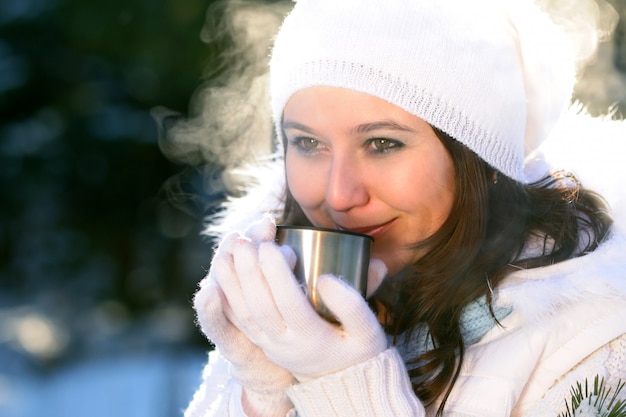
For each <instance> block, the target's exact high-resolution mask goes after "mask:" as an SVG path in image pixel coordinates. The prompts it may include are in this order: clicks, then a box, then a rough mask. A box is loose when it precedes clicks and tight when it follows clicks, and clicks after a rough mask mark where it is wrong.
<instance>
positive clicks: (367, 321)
mask: <svg viewBox="0 0 626 417" xmlns="http://www.w3.org/2000/svg"><path fill="white" fill-rule="evenodd" d="M265 222H267V223H266V224H265V225H263V224H261V225H258V226H257V227H267V228H268V230H271V228H273V227H274V225H273V224H271V222H270V221H269V220H265ZM268 223H269V224H268ZM273 233H274V232H269V233H266V235H267V236H268V239H267V240H265V241H262V242H260V243H258V242H253V241H251V240H250V239H248V238H246V237H241V238H240V239H239V240H238V241H237V242H235V243H234V244H233V245H232V246H231V248H232V249H231V251H232V252H231V257H230V259H229V261H228V263H227V268H225V269H227V270H228V271H229V273H227V274H221V275H220V276H219V278H218V280H219V285H220V286H221V288H222V290H223V292H224V295H225V297H226V298H227V300H228V305H229V306H231V308H230V310H229V311H226V315H227V317H228V319H229V320H230V321H231V322H232V323H233V324H234V325H235V326H237V327H238V328H239V329H240V330H241V331H242V332H243V333H244V334H245V335H246V336H247V337H248V338H250V340H251V341H252V342H253V343H255V344H256V345H258V346H259V347H260V348H261V349H263V351H264V352H265V355H266V356H267V357H268V358H269V359H270V360H271V361H273V362H274V363H276V364H278V365H279V366H282V367H284V368H286V369H287V370H289V371H291V372H292V373H293V375H294V376H295V377H296V378H297V379H298V380H300V381H304V380H309V379H312V378H316V377H319V376H322V375H326V374H329V373H333V372H336V371H339V370H342V369H345V368H348V367H350V366H353V365H356V364H358V363H361V362H365V361H367V360H369V359H371V358H373V357H374V356H376V355H378V354H379V353H380V352H382V351H383V350H385V349H386V348H387V341H386V338H385V334H384V332H383V330H382V328H381V326H380V324H379V323H378V321H377V320H376V317H375V316H374V313H373V312H372V311H371V310H370V308H369V306H368V304H367V302H366V301H365V300H364V299H363V297H362V296H361V295H360V294H359V293H358V292H357V291H356V290H354V289H353V288H351V287H350V286H349V285H348V284H346V283H344V282H343V281H341V280H340V279H338V278H336V277H334V276H330V275H326V276H322V277H320V278H319V280H318V292H319V294H320V296H321V298H322V299H323V301H324V304H325V305H326V306H327V307H328V308H329V310H330V311H331V312H332V313H333V315H334V316H335V317H336V318H337V319H338V320H339V322H340V323H341V324H340V325H334V324H331V323H329V322H328V321H326V320H324V319H323V318H321V317H320V316H319V315H318V314H317V313H316V312H315V310H314V309H313V307H312V305H311V304H310V302H309V300H308V299H307V296H306V295H305V294H304V292H303V291H302V288H301V287H300V284H299V283H298V282H297V281H296V278H295V277H294V275H293V272H292V267H293V263H294V262H293V261H294V259H295V255H294V254H293V251H291V249H289V248H287V247H282V248H279V247H278V246H277V245H276V244H275V243H274V242H273ZM370 271H371V272H370V273H384V268H382V269H381V268H370ZM374 278H378V277H374ZM375 281H380V279H375Z"/></svg>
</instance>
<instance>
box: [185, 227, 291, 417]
mask: <svg viewBox="0 0 626 417" xmlns="http://www.w3.org/2000/svg"><path fill="white" fill-rule="evenodd" d="M238 239H239V235H238V234H231V235H229V236H227V237H226V238H225V239H224V241H223V242H222V243H221V244H220V246H219V248H218V250H217V252H216V254H215V257H214V258H213V266H212V267H211V270H210V272H209V275H208V276H207V277H206V278H205V279H204V280H202V282H201V283H200V290H199V291H198V292H197V293H196V295H195V297H194V308H195V310H196V312H197V317H198V323H199V324H200V327H201V328H202V331H203V333H204V334H205V335H206V336H207V337H208V338H209V340H211V342H212V343H213V344H215V346H216V347H217V350H218V351H219V352H220V354H221V355H222V356H224V357H225V358H226V359H227V360H228V361H229V362H230V363H231V373H232V376H233V378H234V380H235V381H236V382H237V383H238V384H240V385H241V386H242V388H243V395H242V406H243V409H244V410H245V412H246V413H247V414H248V416H249V417H257V416H258V417H266V416H267V417H269V416H272V417H273V416H284V415H285V414H286V413H287V411H288V410H290V409H291V408H292V407H293V406H292V404H291V402H290V401H289V398H288V397H287V396H286V394H285V390H286V389H287V388H288V387H289V386H290V385H291V384H292V383H294V382H295V381H294V378H293V376H292V375H291V373H289V372H288V371H286V370H285V369H283V368H281V367H280V366H278V365H275V364H274V363H272V362H270V361H269V360H268V358H267V357H266V356H265V354H264V353H263V351H262V350H261V349H260V348H259V347H258V346H256V345H254V344H253V343H252V342H251V341H250V339H248V338H247V337H246V336H245V335H244V334H243V333H242V332H241V331H239V329H237V327H235V326H234V325H233V324H232V323H231V322H230V321H229V320H228V318H227V317H226V315H225V311H226V310H227V309H228V310H229V309H230V307H229V306H228V305H227V301H226V298H225V297H224V294H223V292H222V289H221V288H220V286H219V284H218V282H217V281H218V279H217V278H219V277H217V276H216V275H219V271H218V268H215V264H216V263H220V262H221V261H220V259H221V258H223V257H225V256H227V257H230V249H229V248H230V247H232V243H233V242H234V241H236V240H238Z"/></svg>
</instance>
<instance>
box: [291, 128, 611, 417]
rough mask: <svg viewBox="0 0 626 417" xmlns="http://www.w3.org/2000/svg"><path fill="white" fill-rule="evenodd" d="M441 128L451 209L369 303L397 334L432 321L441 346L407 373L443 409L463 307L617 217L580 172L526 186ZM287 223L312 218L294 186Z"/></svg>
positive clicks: (590, 245) (571, 250)
mask: <svg viewBox="0 0 626 417" xmlns="http://www.w3.org/2000/svg"><path fill="white" fill-rule="evenodd" d="M435 132H436V134H437V136H438V137H439V139H440V140H441V141H442V142H443V144H444V145H445V147H446V149H447V150H448V152H449V153H450V155H451V156H452V160H453V163H454V169H455V182H456V185H455V187H456V191H455V200H454V203H453V207H452V210H451V212H450V215H449V217H448V219H447V220H446V222H445V223H444V224H443V225H442V227H441V228H440V229H439V230H438V231H437V232H436V233H434V234H433V235H432V236H430V237H429V238H428V239H426V240H425V241H421V242H415V247H416V249H417V248H419V249H420V250H425V251H426V252H425V254H424V255H423V256H421V257H420V258H419V260H417V261H416V262H415V263H414V264H412V265H409V266H408V267H407V269H406V271H405V272H404V273H403V274H401V275H400V276H399V277H398V278H397V279H394V280H386V281H385V282H384V283H383V285H382V286H381V288H380V289H379V290H378V291H377V293H376V294H374V296H373V297H372V298H371V299H370V303H371V305H372V306H375V305H377V304H378V305H383V306H384V308H385V314H386V316H387V320H386V323H385V327H386V331H387V333H389V334H391V335H395V336H397V335H400V334H402V333H405V332H408V333H409V334H410V333H411V331H413V330H415V329H417V328H418V327H420V326H422V325H423V324H426V325H427V328H428V330H429V336H430V338H431V339H432V342H433V345H434V347H435V348H434V349H433V350H431V351H428V352H426V353H423V354H422V355H420V356H418V357H416V358H410V359H409V360H408V363H410V364H416V365H417V364H418V365H419V366H417V367H416V368H414V367H411V370H410V371H409V376H410V377H411V380H412V381H413V389H414V391H415V393H416V395H417V396H418V397H419V398H420V399H421V400H422V401H423V402H424V403H425V404H427V405H428V404H432V403H433V402H434V401H435V400H436V399H437V398H440V397H442V396H443V397H442V399H443V401H442V403H441V405H440V407H439V410H438V414H439V415H440V414H441V413H442V412H443V408H444V406H445V402H446V399H447V397H448V395H449V393H450V391H451V389H452V387H453V385H454V382H455V381H456V379H457V376H458V373H459V370H460V368H461V364H462V362H463V354H464V351H465V346H464V343H463V339H462V336H461V330H460V324H459V323H460V316H461V312H462V310H463V307H465V306H466V305H467V304H468V303H469V302H471V301H472V300H474V299H476V298H478V297H480V296H482V295H486V296H487V300H488V301H489V302H490V303H491V291H490V287H491V288H495V287H496V286H497V285H498V284H499V283H500V282H501V281H502V279H503V278H504V277H505V276H506V275H507V274H508V273H509V272H511V271H513V270H516V269H519V268H536V267H540V266H545V265H550V264H553V263H556V262H561V261H563V260H566V259H569V258H572V257H576V256H581V255H584V254H585V253H588V252H590V251H593V250H594V249H595V248H596V247H597V246H598V244H599V243H600V242H601V241H602V240H604V239H605V238H606V237H607V236H608V234H609V229H610V227H611V224H612V221H611V219H610V217H609V215H608V214H607V213H608V208H607V206H606V204H605V202H604V201H603V200H602V199H601V198H600V197H599V196H598V195H597V194H595V193H594V192H592V191H589V190H587V189H585V188H583V187H582V186H581V184H580V183H579V182H578V180H577V179H576V178H575V177H574V176H573V175H571V174H566V173H563V172H558V173H554V174H552V175H550V176H547V177H545V178H543V179H541V180H540V181H538V182H535V183H533V184H529V185H523V184H521V183H519V182H516V181H514V180H512V179H510V178H508V177H506V176H504V175H502V174H499V173H498V172H497V171H495V170H494V169H492V168H491V167H489V166H488V165H487V164H486V163H485V162H484V161H483V160H482V159H480V158H479V157H478V156H477V155H476V154H474V153H473V152H472V151H470V150H469V149H468V148H466V147H465V146H464V145H462V144H461V143H459V142H457V141H456V140H454V139H453V138H451V137H449V136H448V135H446V134H445V133H443V132H441V131H438V130H436V129H435ZM282 220H283V221H284V222H288V223H292V224H308V220H307V219H306V217H305V216H304V214H303V212H302V210H301V209H300V207H299V206H298V204H297V203H296V202H295V200H294V199H293V197H292V196H291V195H290V193H289V191H288V190H287V191H286V201H285V212H284V218H283V219H282ZM533 238H535V239H540V241H542V242H543V251H542V253H537V254H533V255H532V257H528V258H524V257H522V252H523V249H524V247H525V244H526V243H527V242H528V241H529V240H530V239H533ZM382 294H385V296H382ZM389 294H392V296H391V297H389ZM390 300H392V301H390ZM494 318H495V317H494ZM407 339H408V338H407Z"/></svg>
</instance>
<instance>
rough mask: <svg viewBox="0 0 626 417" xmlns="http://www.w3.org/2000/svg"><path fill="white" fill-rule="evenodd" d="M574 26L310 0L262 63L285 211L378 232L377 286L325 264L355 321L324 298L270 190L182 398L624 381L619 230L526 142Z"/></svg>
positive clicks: (225, 412) (192, 412)
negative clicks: (298, 272)
mask: <svg viewBox="0 0 626 417" xmlns="http://www.w3.org/2000/svg"><path fill="white" fill-rule="evenodd" d="M568 45H570V44H569V43H568V41H567V39H566V38H565V37H564V35H563V34H562V33H561V32H560V31H559V29H558V28H557V27H556V26H554V24H553V23H552V22H551V21H550V20H549V19H548V17H547V16H545V15H544V14H543V13H542V12H541V11H539V9H537V8H535V6H534V5H533V4H531V3H530V1H514V2H507V1H497V0H477V1H473V2H465V1H461V0H459V1H447V2H443V1H436V0H421V1H412V2H406V1H400V0H391V1H389V0H386V1H384V2H383V1H381V0H359V1H357V0H344V1H341V2H336V1H333V0H300V1H298V2H297V3H296V5H295V7H294V9H293V11H292V12H291V13H290V14H289V16H288V17H287V18H286V19H285V21H284V23H283V25H282V27H281V29H280V32H279V34H278V36H277V38H276V41H275V45H274V48H273V51H272V58H271V63H270V91H271V96H272V98H271V106H272V111H273V116H274V122H275V128H276V133H277V135H278V138H279V142H280V143H282V145H283V146H284V176H285V184H284V198H283V199H281V200H280V201H278V202H277V203H276V205H275V207H273V210H274V212H275V213H278V219H277V220H278V221H279V222H283V223H289V224H301V225H313V226H317V227H326V228H336V229H343V230H351V231H356V232H361V233H366V234H369V235H371V236H373V237H374V238H375V242H374V250H373V258H374V259H375V260H374V261H372V264H371V266H370V276H369V283H368V292H369V294H368V295H369V297H368V301H365V300H364V299H363V298H362V297H360V296H359V295H358V294H357V293H356V292H355V291H353V290H352V289H351V288H349V287H348V286H347V285H345V284H343V283H342V282H341V281H340V280H339V279H337V278H336V277H332V276H326V277H323V278H321V279H320V283H319V291H320V295H321V297H322V298H323V300H324V303H325V304H326V305H327V306H328V307H329V308H330V310H331V311H332V312H333V314H334V315H335V316H336V317H337V318H338V320H339V322H340V323H341V324H340V325H333V324H330V323H328V322H326V321H325V320H323V319H322V318H321V317H319V316H318V315H317V314H316V313H315V312H314V310H313V308H312V307H311V305H310V304H309V303H308V302H307V299H306V296H305V295H304V293H303V292H302V291H301V290H300V288H299V286H298V284H297V283H296V282H295V280H294V278H293V274H292V267H293V259H294V256H293V252H292V251H291V250H290V249H289V248H285V247H283V248H279V247H278V246H277V245H276V244H275V243H274V237H275V226H274V221H273V219H269V218H263V213H261V211H262V210H259V211H260V213H258V216H257V217H258V218H259V219H260V220H258V221H254V222H251V224H250V226H249V227H248V229H247V230H246V231H243V232H238V231H235V232H233V233H230V234H228V235H227V236H226V237H225V238H224V239H223V240H222V242H221V243H220V245H219V247H218V249H217V251H216V254H215V256H214V259H213V263H212V266H211V270H210V272H209V275H208V276H207V278H205V279H204V280H203V281H202V283H201V288H200V290H199V292H198V293H197V295H196V297H195V302H194V306H195V308H196V310H197V313H198V321H199V324H200V325H201V327H202V330H203V331H204V333H205V334H206V335H207V337H208V338H209V339H210V340H211V341H212V342H213V343H214V344H215V345H216V348H217V349H216V351H215V352H213V353H212V354H211V356H210V360H209V365H208V366H207V368H206V370H205V375H204V382H203V385H202V386H201V387H200V389H199V390H198V392H197V393H196V395H195V397H194V399H193V401H192V403H191V405H190V406H189V408H188V410H187V413H186V415H187V416H189V417H191V416H209V415H211V416H249V417H253V416H285V415H301V416H333V415H336V416H346V415H358V416H424V415H435V414H439V415H448V416H481V417H484V416H504V415H515V416H521V415H523V416H534V415H559V414H560V413H568V412H570V411H571V412H573V409H578V411H577V412H578V413H580V412H582V409H583V408H584V407H586V405H584V404H583V405H581V404H579V403H578V402H576V401H574V402H573V403H572V402H571V401H570V398H571V394H570V390H571V389H572V387H576V384H577V383H581V384H583V386H584V384H585V382H588V383H590V384H593V382H594V379H596V378H597V381H598V383H599V382H600V381H602V385H601V387H597V388H596V390H595V391H593V390H591V391H592V392H591V393H588V396H594V395H595V396H599V397H602V395H603V393H606V390H608V389H609V388H610V389H611V394H612V393H614V392H616V391H619V387H620V380H621V379H624V380H626V363H625V361H624V360H623V358H624V357H625V355H626V336H624V334H625V333H626V297H625V296H626V261H625V260H624V259H623V256H622V252H623V250H624V247H626V246H625V244H626V243H625V242H624V238H623V237H622V236H621V235H620V234H619V233H618V232H617V231H614V230H613V229H612V226H611V225H612V221H611V219H610V217H609V215H608V214H607V207H606V206H605V204H604V203H603V201H602V199H601V198H600V197H598V196H597V195H596V194H594V193H593V192H591V191H588V190H586V189H585V188H583V187H582V186H580V184H579V183H578V182H577V180H576V179H575V178H574V177H572V176H568V175H565V174H562V173H558V172H548V170H547V169H546V167H545V165H542V164H541V163H537V158H535V156H536V154H533V151H534V150H536V149H537V147H538V146H539V145H540V144H541V142H542V141H543V140H544V139H546V137H547V136H548V134H549V133H550V131H551V130H552V129H553V127H554V125H555V124H556V123H557V121H558V120H559V117H561V115H562V113H563V111H564V110H565V109H566V107H567V105H568V104H569V100H570V96H571V91H572V87H573V83H574V73H575V68H574V58H573V55H572V53H573V52H572V50H571V48H569V46H568ZM529 161H530V162H532V164H531V163H530V162H529ZM531 168H532V169H531ZM603 389H604V391H603ZM621 395H622V396H623V393H622V394H621ZM581 396H582V397H585V396H586V394H585V392H584V390H583V392H582V393H581ZM610 399H611V396H609V398H608V400H607V401H605V402H604V404H601V405H597V406H595V408H596V409H597V410H599V411H598V413H597V415H601V414H600V412H601V411H602V410H601V409H603V408H604V409H606V408H611V407H612V408H614V409H615V408H619V404H617V405H616V404H615V403H613V404H609V402H610V401H609V400H610ZM564 415H565V414H564ZM577 415H579V414H577ZM589 415H595V414H589Z"/></svg>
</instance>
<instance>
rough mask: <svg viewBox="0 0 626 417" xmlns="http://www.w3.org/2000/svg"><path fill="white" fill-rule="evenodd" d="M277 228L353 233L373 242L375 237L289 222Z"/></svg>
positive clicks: (343, 233) (342, 233)
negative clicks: (290, 223)
mask: <svg viewBox="0 0 626 417" xmlns="http://www.w3.org/2000/svg"><path fill="white" fill-rule="evenodd" d="M276 228H277V229H282V230H311V231H315V232H325V233H335V234H338V235H353V236H358V237H364V238H367V239H369V240H371V241H372V242H373V241H374V238H373V237H372V236H370V235H366V234H364V233H358V232H351V231H349V230H340V229H330V228H325V227H315V226H296V225H289V224H281V225H278V226H276Z"/></svg>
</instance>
